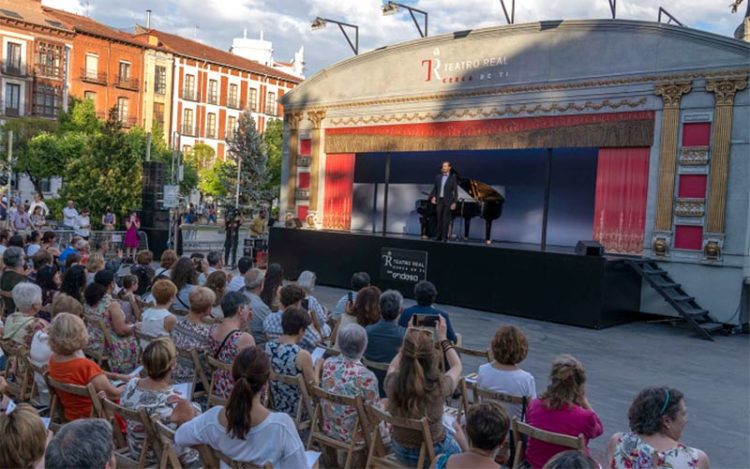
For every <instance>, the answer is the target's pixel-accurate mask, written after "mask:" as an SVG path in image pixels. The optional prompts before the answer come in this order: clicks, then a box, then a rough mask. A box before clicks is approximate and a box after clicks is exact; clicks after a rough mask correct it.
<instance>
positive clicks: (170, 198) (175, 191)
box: [163, 184, 180, 208]
mask: <svg viewBox="0 0 750 469" xmlns="http://www.w3.org/2000/svg"><path fill="white" fill-rule="evenodd" d="M179 204H180V186H177V185H171V184H165V185H164V204H163V205H164V208H175V207H177V206H178V205H179Z"/></svg>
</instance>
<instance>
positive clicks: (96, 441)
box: [44, 419, 117, 469]
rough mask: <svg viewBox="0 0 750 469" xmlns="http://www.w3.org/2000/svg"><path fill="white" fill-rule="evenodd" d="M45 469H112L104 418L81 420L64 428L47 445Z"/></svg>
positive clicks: (110, 444)
mask: <svg viewBox="0 0 750 469" xmlns="http://www.w3.org/2000/svg"><path fill="white" fill-rule="evenodd" d="M44 457H45V460H46V469H70V468H73V467H85V468H87V469H115V467H116V465H117V464H116V462H115V453H114V442H113V441H112V426H111V425H110V424H109V422H107V421H106V420H103V419H81V420H76V421H75V422H71V423H68V424H66V425H65V426H63V427H62V428H61V429H60V430H59V431H58V432H57V434H56V435H55V437H54V438H52V440H51V441H50V442H49V445H48V446H47V452H46V453H45V455H44Z"/></svg>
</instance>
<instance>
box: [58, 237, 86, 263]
mask: <svg viewBox="0 0 750 469" xmlns="http://www.w3.org/2000/svg"><path fill="white" fill-rule="evenodd" d="M85 242H86V241H84V240H83V239H81V237H80V236H73V237H72V238H70V243H69V244H68V246H67V247H66V248H65V249H63V251H62V252H61V253H60V262H63V263H64V262H65V261H66V260H67V259H68V256H69V255H71V254H80V250H81V246H83V244H84V243H85Z"/></svg>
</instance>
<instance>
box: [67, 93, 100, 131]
mask: <svg viewBox="0 0 750 469" xmlns="http://www.w3.org/2000/svg"><path fill="white" fill-rule="evenodd" d="M103 127H104V122H103V121H102V120H101V119H99V118H98V117H97V116H96V107H95V106H94V103H93V101H91V100H90V99H87V100H83V101H81V100H80V99H77V98H72V99H71V101H70V106H69V107H68V111H67V112H63V113H61V114H60V118H59V131H60V132H61V133H66V132H82V133H84V134H87V135H93V134H97V133H99V132H101V131H102V128H103Z"/></svg>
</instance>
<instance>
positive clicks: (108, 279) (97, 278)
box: [94, 269, 115, 287]
mask: <svg viewBox="0 0 750 469" xmlns="http://www.w3.org/2000/svg"><path fill="white" fill-rule="evenodd" d="M114 281H115V273H114V272H112V271H111V270H107V269H104V270H100V271H99V272H97V273H96V275H94V283H98V284H99V285H103V286H105V287H109V286H110V285H112V282H114Z"/></svg>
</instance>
